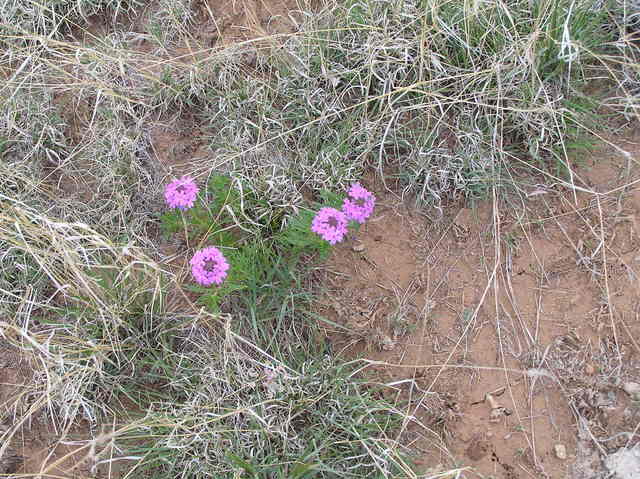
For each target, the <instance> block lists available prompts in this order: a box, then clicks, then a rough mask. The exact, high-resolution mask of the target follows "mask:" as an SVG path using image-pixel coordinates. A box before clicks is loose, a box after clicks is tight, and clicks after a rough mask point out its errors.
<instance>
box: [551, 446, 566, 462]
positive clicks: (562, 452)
mask: <svg viewBox="0 0 640 479" xmlns="http://www.w3.org/2000/svg"><path fill="white" fill-rule="evenodd" d="M553 451H554V452H555V453H556V457H557V458H558V459H560V460H561V461H564V460H565V459H566V458H567V448H566V447H565V445H564V444H556V445H555V446H553Z"/></svg>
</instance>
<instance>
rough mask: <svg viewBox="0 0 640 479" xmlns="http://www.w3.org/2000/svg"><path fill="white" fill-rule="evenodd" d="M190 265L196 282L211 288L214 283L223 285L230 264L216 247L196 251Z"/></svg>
mask: <svg viewBox="0 0 640 479" xmlns="http://www.w3.org/2000/svg"><path fill="white" fill-rule="evenodd" d="M189 264H191V274H193V277H194V278H195V280H196V282H197V283H199V284H201V285H203V286H209V285H211V284H213V283H215V284H218V285H219V284H221V283H222V282H223V281H224V279H225V278H226V277H227V270H228V269H229V263H227V260H226V259H225V257H224V256H223V254H222V253H221V252H220V250H219V249H218V248H216V247H215V246H209V247H208V248H204V249H201V250H200V251H196V253H195V254H194V255H193V258H191V261H189Z"/></svg>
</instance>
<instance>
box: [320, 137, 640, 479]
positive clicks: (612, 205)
mask: <svg viewBox="0 0 640 479" xmlns="http://www.w3.org/2000/svg"><path fill="white" fill-rule="evenodd" d="M614 141H615V143H616V144H617V145H619V146H620V147H621V148H623V149H625V150H627V151H629V152H630V153H631V155H632V158H633V160H632V161H631V162H629V160H628V159H627V157H625V156H624V155H621V154H620V153H619V152H617V151H616V150H614V149H613V148H602V149H600V150H599V151H596V152H594V153H593V154H591V155H590V156H589V158H588V160H587V161H585V162H584V164H583V165H582V166H581V167H579V168H578V169H577V170H576V172H575V173H576V176H577V177H579V178H581V179H582V180H583V181H584V183H585V184H586V185H589V186H590V187H592V188H593V190H594V191H597V192H600V193H601V195H600V196H596V195H593V194H587V193H580V194H578V195H577V198H574V196H573V194H571V193H568V192H566V191H562V189H561V188H556V189H543V188H539V187H536V186H532V187H530V188H528V189H527V191H526V192H525V193H527V194H528V195H529V197H528V198H527V199H526V202H521V201H520V200H516V199H515V198H513V197H512V198H504V199H501V200H499V201H496V202H495V203H494V202H493V201H490V200H487V201H481V202H478V203H477V204H476V205H474V207H473V208H471V207H464V206H463V207H461V206H451V207H450V208H449V209H448V210H447V211H446V212H445V214H444V216H443V217H442V218H440V219H438V220H431V219H430V218H428V217H426V216H425V215H424V214H421V213H420V212H419V211H417V210H415V209H412V208H411V207H407V206H405V205H402V203H401V201H400V200H399V198H398V197H397V196H396V195H394V194H393V193H391V192H389V191H385V188H383V186H382V185H380V184H377V183H370V184H369V185H368V186H369V187H370V188H372V189H373V190H374V191H376V192H377V194H378V197H379V206H378V207H377V211H376V214H375V216H374V218H373V219H372V220H370V221H369V222H368V223H367V224H366V225H365V226H363V227H362V228H361V230H360V231H359V233H358V234H357V235H356V239H352V240H350V241H349V242H346V243H344V244H342V245H339V246H338V247H336V248H335V250H334V253H333V255H332V258H331V260H330V264H329V268H328V272H327V277H326V281H327V287H328V289H329V291H328V292H329V294H328V295H327V299H326V300H325V301H323V310H322V312H323V313H324V314H325V316H326V317H327V318H328V320H329V321H330V323H329V324H328V325H327V327H326V331H327V335H328V337H329V338H331V340H332V344H333V349H334V351H335V352H336V353H337V354H342V355H345V356H347V357H349V358H353V357H363V358H366V360H368V361H369V362H370V367H369V373H370V374H371V376H372V377H374V378H376V379H377V380H378V381H379V382H381V383H385V384H391V385H392V389H391V390H390V397H394V398H397V399H398V400H399V401H403V404H406V403H408V406H406V411H407V412H408V413H409V414H410V415H413V416H415V417H416V418H417V419H419V420H420V421H421V422H422V424H423V425H422V426H419V425H417V423H414V422H410V421H408V422H407V424H406V427H405V428H404V431H403V436H404V441H405V442H409V443H410V444H412V445H413V446H414V447H415V448H416V450H421V451H422V454H421V455H420V456H419V457H417V460H418V463H422V464H425V465H428V466H429V467H430V468H433V466H434V465H437V464H440V465H442V467H443V468H450V467H454V466H466V467H468V468H469V469H468V472H467V473H466V474H467V476H466V477H469V478H472V477H478V478H480V477H495V478H504V479H515V478H526V477H546V478H549V479H560V478H565V477H573V478H575V479H578V478H590V477H600V476H599V475H598V474H600V472H598V471H599V461H598V460H597V459H598V456H597V454H595V451H594V450H593V449H594V446H593V443H594V442H593V440H591V438H590V436H591V435H593V437H595V438H596V439H597V440H599V447H600V448H601V452H603V453H607V452H611V451H615V450H616V449H617V448H619V447H621V446H624V445H632V444H634V443H637V442H639V441H638V439H640V436H638V435H636V436H629V435H625V434H622V435H619V436H615V435H616V434H619V433H624V432H632V433H633V432H636V433H637V430H636V429H637V424H638V423H639V420H640V407H638V404H637V403H635V404H634V403H632V401H631V400H630V398H629V397H628V396H627V394H626V393H625V392H623V391H622V389H621V384H622V383H623V382H624V381H629V380H633V379H634V378H635V380H637V378H638V377H640V344H639V342H640V320H639V319H638V315H639V313H640V283H639V282H638V276H639V275H640V248H639V246H640V237H639V234H640V230H639V229H638V228H640V223H639V222H638V220H639V219H640V184H637V183H636V184H635V185H633V186H631V187H629V188H626V189H620V190H616V191H614V192H611V193H607V192H609V191H611V190H614V189H615V188H617V187H619V186H620V185H621V184H625V183H628V182H630V181H632V179H631V177H630V176H628V173H629V171H628V168H632V171H635V173H636V175H637V174H638V172H640V169H638V168H637V164H638V160H640V134H639V133H638V132H637V131H636V132H635V134H634V135H632V136H631V137H629V138H627V139H620V138H618V139H615V140H614ZM636 177H637V176H636ZM576 200H577V202H576ZM603 235H604V241H603ZM496 238H498V240H496ZM345 330H348V332H345ZM489 395H490V396H489ZM585 436H587V437H588V438H589V439H588V440H586V441H585V440H581V441H578V437H581V438H584V437H585ZM611 437H613V439H608V438H611ZM556 445H562V446H564V447H565V448H566V451H567V456H568V457H567V458H566V459H559V458H558V457H557V456H556V453H555V449H554V448H555V446H556ZM456 460H457V461H458V462H457V463H456V462H455V461H456ZM460 461H461V462H460ZM431 471H432V472H433V469H431Z"/></svg>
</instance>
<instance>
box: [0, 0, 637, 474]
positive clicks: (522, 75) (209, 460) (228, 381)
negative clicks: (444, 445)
mask: <svg viewBox="0 0 640 479" xmlns="http://www.w3.org/2000/svg"><path fill="white" fill-rule="evenodd" d="M149 4H150V2H143V1H127V2H124V1H121V0H103V1H94V0H75V1H71V0H70V1H63V2H32V1H18V0H14V1H12V2H11V1H10V2H6V4H5V8H3V9H1V10H2V11H1V12H0V25H1V26H2V27H3V29H2V32H3V33H1V34H0V45H1V46H2V52H0V75H1V76H2V78H3V79H5V80H6V81H5V82H4V84H3V86H2V87H1V88H0V173H2V174H1V175H0V204H1V205H2V212H1V213H0V251H1V252H2V253H1V254H0V275H1V276H0V311H1V312H2V318H5V319H3V320H2V321H1V322H0V337H1V338H2V340H3V341H4V342H6V343H7V344H8V345H10V346H11V348H13V349H14V350H15V351H19V352H20V354H22V355H24V356H25V357H27V359H28V360H29V362H30V364H31V366H32V368H33V371H34V375H33V381H31V382H30V383H29V385H28V386H27V387H25V388H24V389H23V390H22V392H21V393H20V395H19V396H18V397H16V398H14V399H13V400H12V402H11V403H10V404H9V405H8V406H7V411H9V413H8V414H12V415H13V417H14V418H15V420H14V421H13V424H14V427H12V428H10V429H9V430H8V431H6V432H3V433H2V436H1V439H0V443H4V444H8V443H9V441H10V440H11V438H12V437H15V435H16V434H17V433H18V431H19V429H20V428H21V427H23V426H25V425H26V424H27V423H28V422H29V420H31V419H33V418H37V417H45V418H47V419H49V420H52V421H54V422H55V423H56V424H59V425H61V426H65V427H66V426H69V425H71V424H73V423H74V422H76V421H78V420H79V419H81V418H83V419H86V420H88V421H89V422H90V424H91V425H92V427H94V428H96V430H97V428H98V425H100V424H101V423H102V422H103V421H104V420H105V418H113V417H114V416H118V415H119V414H121V413H122V409H121V402H122V401H123V400H124V398H128V400H130V401H133V402H134V403H135V404H136V406H137V408H138V409H139V410H140V411H142V415H141V416H142V417H141V418H137V419H136V420H134V421H132V422H131V423H130V424H124V425H119V426H118V427H117V428H116V430H115V431H114V432H113V433H112V434H111V436H110V441H111V442H110V448H106V449H105V450H104V451H103V452H104V453H105V454H106V455H104V456H103V455H101V452H100V450H95V451H94V453H95V454H96V457H95V458H94V459H96V461H102V462H103V463H111V462H113V461H115V460H117V459H119V456H122V457H126V458H129V460H133V461H134V463H133V464H132V468H133V471H134V472H132V474H138V473H149V474H153V475H154V477H167V478H169V477H176V476H178V475H181V476H182V477H238V475H240V474H243V475H245V476H246V477H256V478H258V477H264V478H267V477H269V478H272V477H299V478H302V477H327V478H329V477H359V478H361V477H371V478H374V477H375V478H378V477H413V476H412V474H413V472H412V471H411V467H410V466H409V462H408V461H407V460H406V458H405V457H404V455H403V454H401V451H402V450H403V449H402V447H401V446H400V445H399V444H397V443H396V442H395V439H391V438H392V437H395V435H394V434H393V432H394V431H395V429H394V428H395V427H396V426H397V424H398V421H399V420H409V419H411V420H413V418H406V417H404V416H403V413H402V412H401V411H399V410H398V409H397V408H396V406H395V405H393V404H390V403H388V402H386V401H384V400H382V399H380V398H379V395H377V391H376V388H377V387H379V386H380V387H381V385H371V384H366V383H365V382H364V380H362V379H359V378H358V375H357V374H356V373H355V372H354V370H353V368H352V367H350V366H346V365H344V364H341V363H340V361H339V360H337V359H335V358H332V357H331V355H330V351H329V350H328V349H327V348H326V347H325V346H324V345H323V344H322V343H318V341H317V335H316V332H317V330H316V328H317V318H316V317H315V316H314V314H313V307H312V302H313V297H314V293H315V292H316V291H317V285H313V284H311V282H310V277H311V276H312V273H313V272H314V268H315V266H314V265H315V264H316V263H315V262H314V261H316V260H321V259H323V258H325V257H326V255H327V253H328V252H329V246H328V243H327V242H326V241H324V240H323V239H322V238H320V237H319V236H318V235H316V234H315V233H314V232H313V231H312V230H311V225H312V222H313V215H314V211H315V210H317V209H318V208H319V207H320V206H321V205H322V206H326V207H333V208H336V209H337V208H340V207H341V198H339V197H337V196H336V195H335V194H334V193H331V192H332V191H333V192H335V191H339V190H343V189H345V187H346V186H347V185H348V184H349V183H352V182H353V181H357V180H358V179H359V178H360V177H361V176H362V174H363V173H364V172H365V171H367V170H371V169H372V170H374V171H375V172H376V173H377V174H378V175H379V176H380V177H381V178H383V179H385V181H386V180H390V179H396V180H398V181H400V184H401V185H402V191H403V192H404V193H405V194H406V195H408V196H410V197H412V198H414V199H415V201H416V202H418V203H431V204H434V205H436V206H440V205H441V204H442V202H443V201H445V200H446V199H447V198H452V197H457V196H462V195H464V196H466V197H469V198H473V197H477V196H481V195H483V194H485V193H486V192H487V191H489V190H490V189H492V188H494V187H502V186H505V185H515V186H517V183H518V181H519V180H518V179H517V178H518V174H520V173H525V174H532V173H533V174H536V175H540V176H542V177H543V178H544V177H546V178H552V179H553V181H559V182H561V183H563V184H570V182H571V178H572V176H571V161H570V156H569V153H570V150H571V149H572V148H575V147H578V146H580V145H581V143H580V139H581V135H582V134H584V132H588V131H589V125H590V123H589V121H590V119H592V118H594V111H595V107H596V106H597V103H595V102H594V101H592V99H590V98H589V97H588V95H587V94H586V93H585V92H584V91H583V90H584V87H585V86H587V85H588V84H589V83H590V82H591V80H592V79H593V78H595V77H603V76H606V78H607V80H608V81H609V82H610V84H612V85H613V86H614V87H615V91H613V93H611V92H609V93H610V95H609V98H608V100H607V104H608V105H609V106H611V107H613V108H615V109H616V110H618V111H623V112H624V113H625V115H627V117H628V118H637V112H638V91H640V90H639V89H638V88H637V73H638V66H637V65H638V62H637V58H638V56H637V55H638V49H637V46H636V45H635V44H634V43H633V41H632V40H631V39H629V38H628V37H626V36H624V35H622V36H621V35H620V32H619V31H616V30H615V29H611V28H609V29H607V28H603V25H604V24H607V23H610V19H609V14H608V13H607V11H606V10H604V9H601V8H597V7H596V6H595V5H594V4H593V2H591V1H588V0H581V1H573V2H570V1H568V0H566V1H565V0H562V1H551V0H541V1H537V2H530V1H528V0H518V1H513V2H507V3H505V2H449V1H440V0H434V1H423V0H405V1H400V2H397V1H391V0H350V1H348V2H341V3H340V4H330V5H328V6H327V7H325V8H323V9H322V10H320V11H317V12H315V14H314V15H308V16H305V17H304V21H303V22H301V24H300V25H299V26H300V32H297V33H296V34H294V35H290V36H282V37H279V38H278V39H277V41H278V42H280V41H281V42H282V44H278V48H272V46H264V45H265V44H266V43H261V44H257V43H256V45H258V46H257V47H256V46H255V45H249V44H241V45H236V46H232V47H229V48H226V49H222V48H220V49H218V50H212V49H209V48H208V47H207V48H204V46H203V45H195V46H197V47H203V48H200V49H198V48H195V47H194V48H193V51H196V52H197V54H194V55H193V56H192V57H190V58H189V59H188V60H187V59H185V58H180V59H175V58H172V57H171V52H172V49H174V48H176V46H177V45H178V44H179V42H180V41H183V40H185V41H186V40H188V41H189V42H191V43H190V45H191V44H192V43H193V44H195V43H196V42H197V38H196V37H195V36H194V35H192V33H193V32H192V29H193V28H194V22H195V21H196V17H197V16H196V15H195V14H194V11H193V6H192V5H191V4H190V3H189V2H186V1H181V2H177V3H176V2H166V1H162V2H160V3H159V6H158V8H159V10H158V15H157V16H156V17H154V18H155V20H154V22H153V24H152V25H151V28H150V30H149V33H148V34H144V35H143V34H139V33H135V32H129V31H127V30H126V27H125V26H124V25H126V22H119V19H122V18H123V17H124V18H126V17H127V16H135V15H136V12H138V11H140V10H141V9H142V8H143V7H146V6H149ZM98 13H99V14H102V15H104V17H105V18H108V19H110V20H109V22H108V25H109V28H110V29H111V30H110V32H108V33H107V34H105V35H104V36H101V37H100V36H94V35H87V39H85V42H84V43H81V42H79V41H77V39H76V38H75V37H72V36H71V34H72V33H73V32H74V31H75V30H82V29H85V28H86V22H87V18H88V17H89V16H91V15H93V14H98ZM621 28H622V27H621ZM141 35H142V37H144V38H143V40H145V39H146V40H145V41H151V42H152V43H153V48H152V50H153V51H152V53H144V52H143V51H142V50H141V49H136V48H135V45H136V42H137V41H139V40H140V36H141ZM145 35H147V36H146V37H145ZM268 40H270V41H276V40H274V39H268ZM247 54H250V55H254V57H255V61H254V62H253V64H252V67H251V70H249V69H248V67H247V66H246V65H245V62H244V59H245V57H246V55H247ZM186 113H189V116H190V118H192V119H194V121H195V122H197V123H198V125H199V126H200V129H199V131H200V132H201V133H199V134H200V135H201V137H200V138H199V139H200V140H202V141H203V143H206V146H207V148H208V149H207V152H208V153H209V156H208V158H207V159H205V160H203V161H201V162H199V163H198V164H197V165H194V166H193V174H194V176H197V177H198V178H206V181H204V183H205V187H204V188H203V191H201V193H200V200H199V201H200V203H198V205H196V206H194V207H193V208H191V209H189V210H188V211H182V210H175V211H172V212H167V211H166V209H165V207H164V206H163V203H162V201H161V196H162V192H161V190H162V186H163V184H164V183H165V182H166V176H167V170H166V165H159V164H158V163H157V161H156V160H155V156H154V151H153V142H152V130H153V128H154V127H155V126H157V125H159V124H162V125H168V126H169V127H171V126H174V125H176V124H178V123H179V121H180V119H181V117H182V116H183V115H184V114H186ZM389 171H393V174H391V175H390V174H389ZM352 219H354V218H352ZM316 229H317V228H316ZM163 242H173V243H174V244H177V245H178V246H179V247H180V248H181V254H182V255H185V254H188V255H191V254H192V252H194V251H196V250H198V249H200V248H201V247H204V246H207V245H215V246H216V247H217V248H219V250H220V251H222V253H223V254H224V255H225V257H226V258H227V260H228V262H229V270H228V275H227V276H226V277H225V279H224V281H223V282H222V283H221V284H220V286H219V287H217V286H216V287H211V286H210V285H209V286H203V285H195V284H191V280H190V277H189V273H188V271H186V269H187V268H188V267H186V268H185V267H183V266H182V265H178V266H176V265H175V261H174V260H175V259H176V257H175V256H171V255H169V254H167V253H166V252H165V250H164V249H163V247H162V246H164V245H163ZM194 302H195V304H194ZM176 303H179V304H181V306H180V307H177V306H176ZM1 447H4V446H1ZM114 448H115V449H114ZM114 451H118V454H115V453H114ZM2 452H3V449H0V455H1V454H2ZM120 453H121V454H120Z"/></svg>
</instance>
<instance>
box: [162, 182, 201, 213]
mask: <svg viewBox="0 0 640 479" xmlns="http://www.w3.org/2000/svg"><path fill="white" fill-rule="evenodd" d="M197 194H198V186H197V185H196V182H195V181H193V178H191V177H190V176H183V177H182V178H179V179H177V180H173V181H172V182H171V183H169V184H168V185H167V186H166V187H165V189H164V199H165V200H166V202H167V204H168V205H169V207H170V208H179V209H181V210H187V209H189V208H193V203H194V202H195V200H196V195H197Z"/></svg>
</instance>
